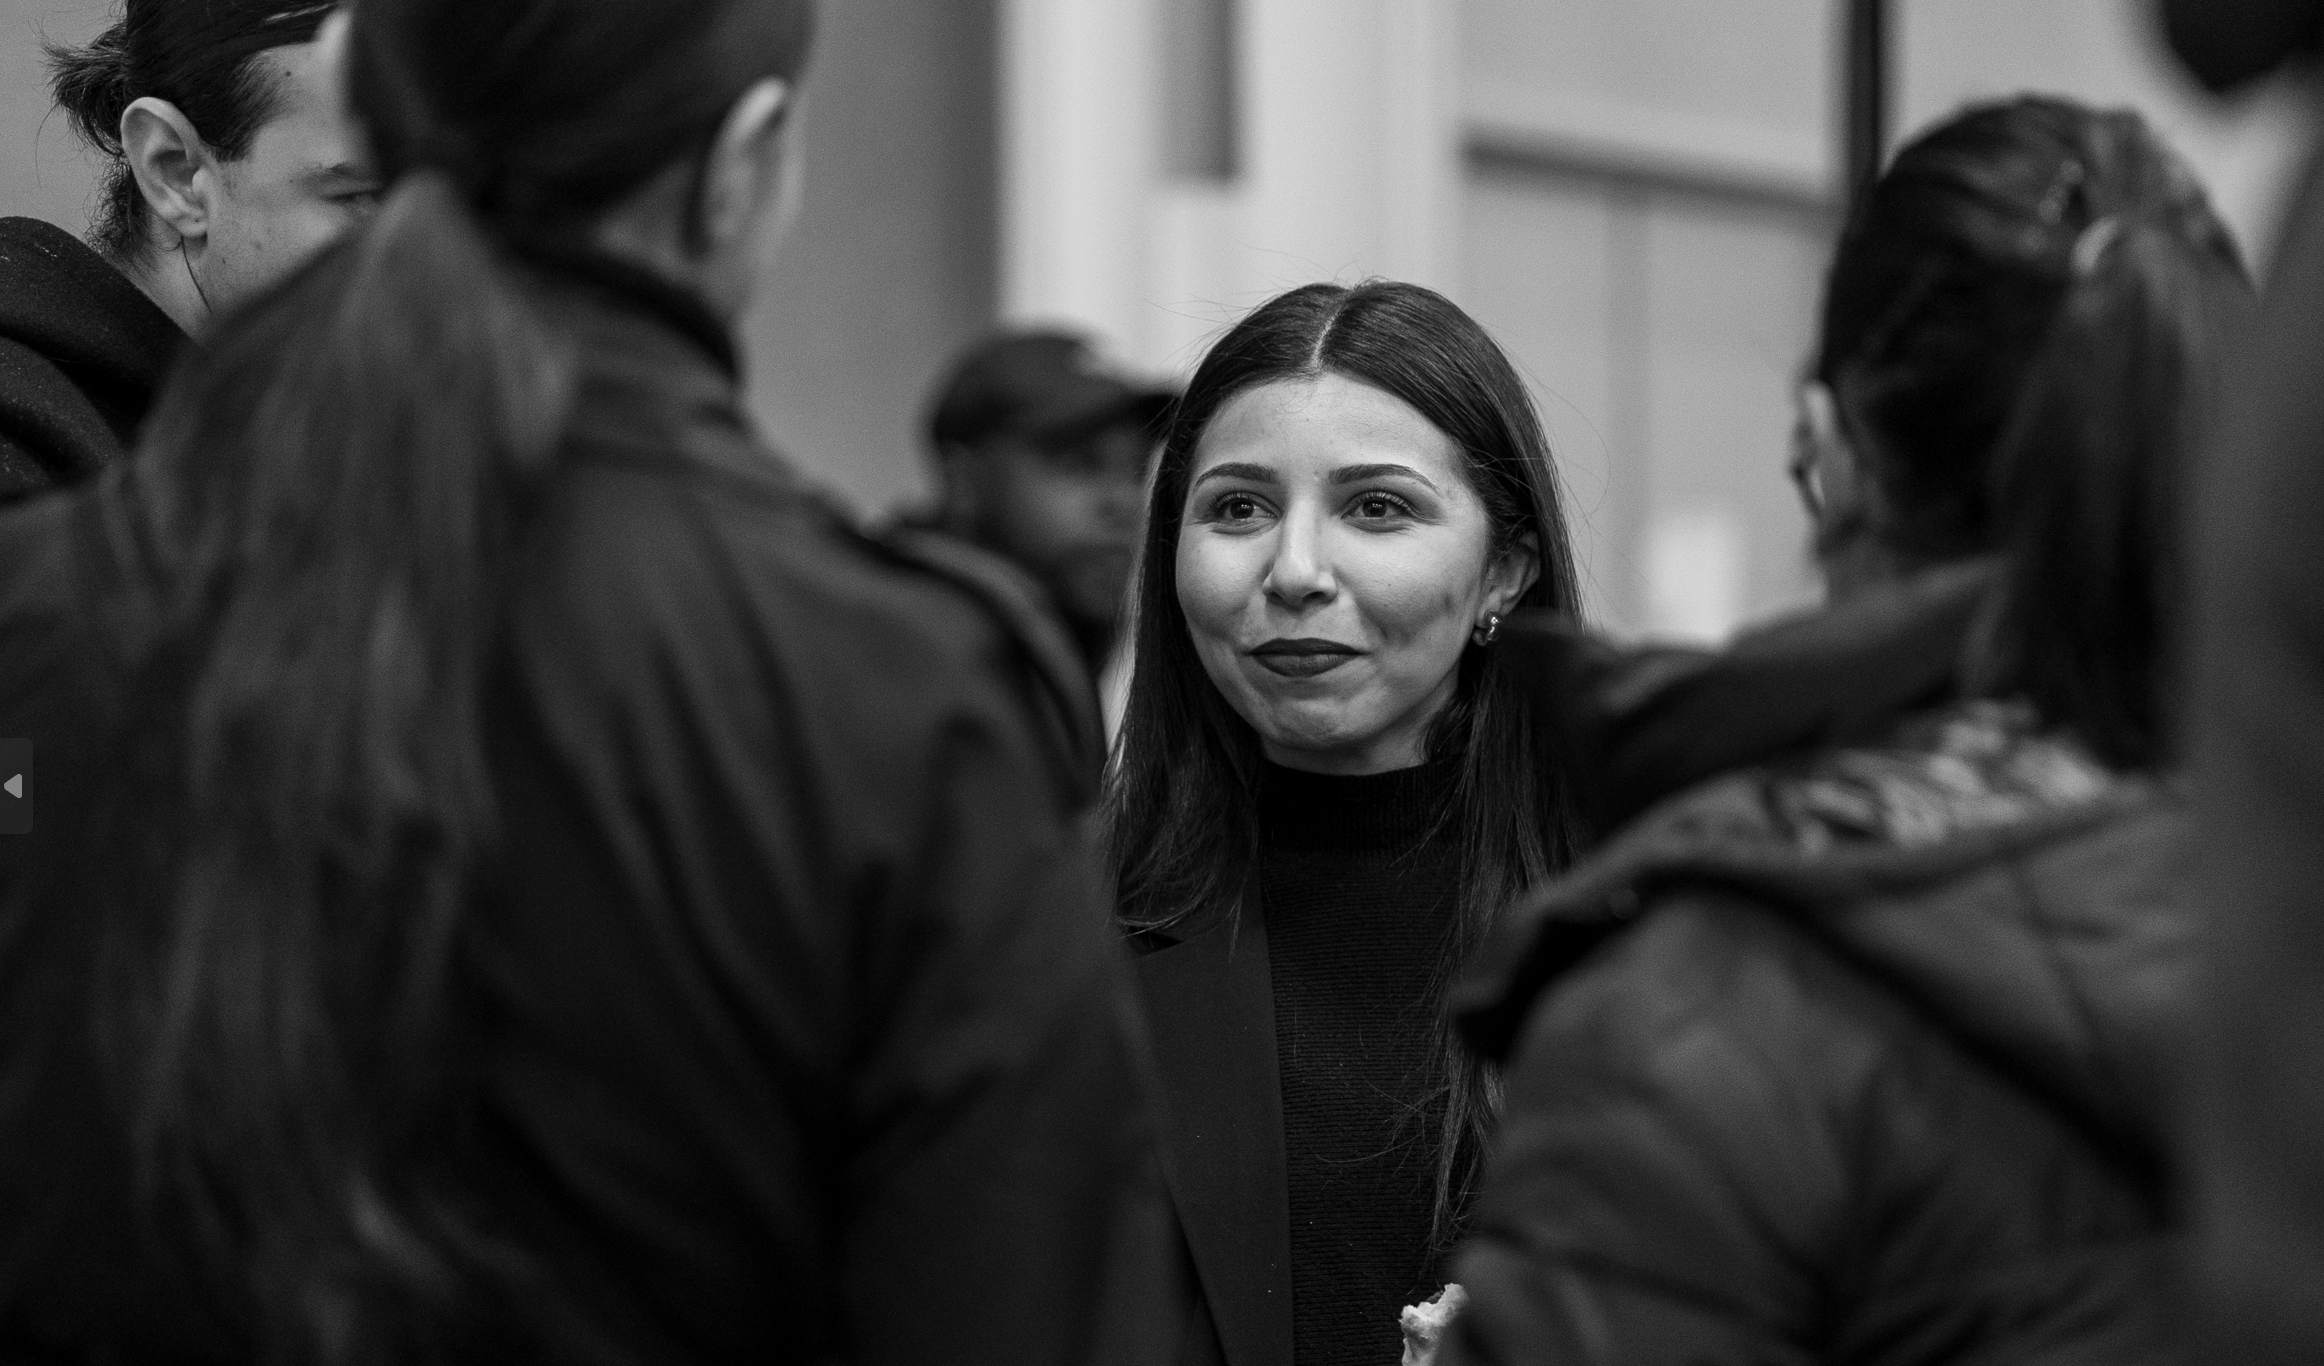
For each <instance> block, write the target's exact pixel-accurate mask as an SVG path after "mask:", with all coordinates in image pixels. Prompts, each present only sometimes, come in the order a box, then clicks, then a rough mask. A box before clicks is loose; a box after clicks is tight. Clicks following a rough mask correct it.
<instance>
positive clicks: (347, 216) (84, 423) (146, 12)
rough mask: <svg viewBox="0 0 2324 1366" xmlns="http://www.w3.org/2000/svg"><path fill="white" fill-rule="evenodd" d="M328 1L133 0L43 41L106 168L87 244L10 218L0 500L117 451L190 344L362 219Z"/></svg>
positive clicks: (0, 240)
mask: <svg viewBox="0 0 2324 1366" xmlns="http://www.w3.org/2000/svg"><path fill="white" fill-rule="evenodd" d="M334 8H336V0H208V2H207V3H203V4H188V3H184V0H128V4H127V6H126V7H125V8H124V10H123V11H122V15H121V18H120V20H119V21H118V22H116V23H115V24H114V25H113V26H112V27H111V28H109V29H107V30H105V31H104V32H103V33H101V34H99V35H97V37H96V38H95V40H93V41H92V42H90V43H89V45H88V46H87V47H82V48H66V47H52V48H51V49H50V50H49V63H50V68H51V70H52V72H53V73H54V90H55V95H56V103H57V107H58V108H59V109H61V110H63V111H64V113H65V115H66V117H67V118H68V119H70V120H71V121H72V125H73V127H74V129H75V130H76V131H78V132H79V133H80V135H81V137H82V138H83V140H84V141H86V142H87V143H88V144H89V146H90V147H91V148H92V149H93V150H94V151H95V152H96V153H97V155H98V156H99V158H100V159H101V160H102V162H103V167H102V179H101V185H100V189H99V191H98V198H97V207H96V211H95V214H94V216H93V218H92V221H91V222H90V225H89V237H88V242H87V243H86V244H84V243H83V242H82V241H81V240H80V239H78V238H75V237H74V236H73V235H72V234H70V233H68V232H66V231H64V230H63V229H61V228H58V227H56V226H54V225H53V224H49V223H44V222H41V221H39V220H37V219H31V218H4V219H0V497H14V496H18V495H21V494H24V493H27V492H30V491H32V490H35V489H39V488H45V487H48V486H50V485H54V484H61V483H67V482H70V481H73V480H76V479H80V478H83V477H86V476H87V475H89V474H92V473H94V472H95V471H96V470H98V469H100V468H102V467H103V466H104V465H106V464H108V463H110V462H111V461H112V460H113V459H115V458H116V457H118V456H119V455H120V453H121V452H122V450H124V449H125V448H126V447H127V446H128V445H129V443H130V442H131V441H132V440H133V439H134V438H135V436H136V433H137V428H138V426H139V424H140V423H141V422H143V420H144V418H145V413H146V409H147V408H148V407H150V406H151V405H152V402H153V399H154V396H155V394H156V392H157V391H158V390H159V389H160V387H161V382H162V379H163V376H164V374H165V373H166V371H167V369H168V365H169V362H170V359H171V358H172V356H173V355H175V353H176V351H177V349H178V347H179V346H180V345H181V344H182V343H183V341H184V340H185V338H186V337H188V336H189V335H190V336H197V337H198V336H200V335H201V333H202V332H203V330H204V329H205V328H206V327H207V326H208V325H209V322H210V320H211V318H212V317H213V316H214V315H215V314H217V313H219V312H223V311H226V310H229V309H232V308H234V307H235V306H236V305H238V304H240V303H241V302H242V301H244V300H245V299H248V298H249V297H250V296H252V295H253V294H256V293H257V292H259V291H260V290H263V289H264V288H266V287H267V286H268V285H271V284H273V283H274V282H275V281H277V280H279V279H281V278H283V277H284V276H285V275H287V274H289V273H290V271H291V270H292V269H294V268H295V267H296V266H298V265H299V264H300V263H302V262H304V261H305V260H306V259H307V258H308V257H309V256H310V255H312V254H313V252H314V251H315V250H316V249H317V248H319V247H321V246H322V245H323V244H324V243H326V242H328V241H330V240H331V239H332V238H334V237H336V236H337V235H338V234H339V233H340V232H341V231H343V230H344V229H346V228H347V227H348V226H350V225H351V224H353V223H354V222H355V221H356V220H357V219H359V218H360V217H361V216H362V215H363V214H364V213H366V212H368V210H369V208H370V206H371V204H372V203H373V201H374V200H375V199H376V198H377V192H378V185H377V183H376V181H375V180H374V178H373V176H372V173H371V171H370V170H369V169H368V167H367V165H366V163H365V159H364V157H363V154H362V152H361V151H360V149H359V145H358V142H357V138H356V135H355V133H354V132H353V130H352V129H351V128H350V127H349V126H348V125H347V123H346V121H345V120H344V118H343V117H342V115H341V113H340V110H339V103H338V100H337V97H336V95H335V94H334V93H333V92H332V91H331V90H330V89H329V87H328V85H327V83H326V81H325V79H324V65H323V63H322V62H321V61H320V60H319V58H318V47H317V44H316V42H315V37H316V31H317V30H318V29H319V28H320V27H321V25H322V23H323V20H324V19H325V18H326V17H328V16H329V15H330V13H331V12H332V10H333V9H334Z"/></svg>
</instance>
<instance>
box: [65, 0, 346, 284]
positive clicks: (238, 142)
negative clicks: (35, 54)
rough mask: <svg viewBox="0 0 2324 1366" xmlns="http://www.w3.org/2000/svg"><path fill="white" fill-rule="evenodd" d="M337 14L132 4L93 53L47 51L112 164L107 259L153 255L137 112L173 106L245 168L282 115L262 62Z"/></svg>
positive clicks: (100, 202)
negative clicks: (137, 165)
mask: <svg viewBox="0 0 2324 1366" xmlns="http://www.w3.org/2000/svg"><path fill="white" fill-rule="evenodd" d="M337 8H338V0H202V3H200V4H188V3H186V0H127V3H126V4H125V5H124V6H123V7H122V11H121V18H120V19H119V20H118V21H116V22H115V23H114V24H113V25H112V27H110V28H108V29H106V30H105V31H104V32H102V33H100V34H98V35H97V36H96V38H95V39H93V40H91V41H90V43H89V44H88V45H87V46H86V47H66V46H62V45H59V44H54V43H51V44H49V45H48V46H47V53H48V64H49V76H50V89H51V91H52V92H53V93H54V95H55V97H56V103H57V107H58V108H59V109H62V110H63V111H64V112H65V115H66V117H68V118H69V119H71V120H72V125H73V128H74V130H75V131H76V132H78V133H79V134H80V135H81V139H82V140H83V141H84V142H86V143H88V144H89V146H90V147H92V148H94V149H95V150H96V152H97V154H98V155H99V156H100V157H101V158H102V159H103V160H104V163H105V165H104V170H103V173H102V176H101V179H100V180H99V183H98V189H97V207H96V210H95V211H94V213H93V214H92V215H91V218H90V222H89V238H90V241H91V242H93V243H94V244H95V246H96V248H97V250H98V251H100V252H102V253H104V254H105V255H107V256H109V257H111V258H113V259H114V260H117V261H122V260H130V259H134V258H135V257H136V256H138V255H139V254H140V253H141V252H143V250H144V249H145V225H146V221H147V217H148V214H149V212H150V211H149V210H148V209H147V208H146V204H145V198H144V196H142V195H141V194H139V193H138V190H137V181H136V179H135V178H134V177H132V176H131V175H130V173H129V165H128V162H127V161H126V160H125V159H124V157H123V155H122V149H121V115H122V114H123V113H124V112H126V111H127V110H128V108H129V106H130V104H131V103H132V102H134V101H136V100H138V99H142V98H146V97H149V96H150V97H152V98H154V99H161V100H167V101H169V102H170V103H171V104H173V105H176V106H177V109H178V112H179V113H181V114H184V115H185V116H186V120H187V121H188V122H189V123H191V124H193V126H194V131H195V132H197V133H199V134H201V137H202V141H204V142H205V143H207V144H209V147H210V150H212V151H213V152H216V153H217V154H218V155H219V157H221V158H223V159H224V160H227V161H234V160H237V159H239V158H241V157H242V156H244V155H245V154H247V153H248V152H249V150H250V144H251V142H252V140H253V139H254V138H256V137H257V135H258V130H259V128H260V127H262V126H263V125H264V124H265V123H266V122H267V120H269V119H271V118H273V117H274V115H275V112H276V109H277V98H276V92H275V88H274V84H273V82H272V81H271V80H270V79H269V78H268V76H267V73H266V70H265V68H264V67H263V66H262V65H261V64H260V62H259V60H258V58H259V55H260V54H261V53H264V52H266V51H268V50H270V49H273V48H278V47H291V46H295V45H296V44H299V43H309V42H313V41H314V38H315V31H316V30H317V29H318V28H320V27H322V23H323V20H324V19H325V18H327V17H329V15H330V13H331V11H332V10H334V9H337Z"/></svg>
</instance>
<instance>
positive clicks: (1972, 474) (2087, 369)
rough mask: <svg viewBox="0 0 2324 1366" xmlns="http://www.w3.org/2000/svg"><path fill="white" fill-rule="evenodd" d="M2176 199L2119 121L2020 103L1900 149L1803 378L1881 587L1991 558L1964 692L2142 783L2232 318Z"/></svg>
mask: <svg viewBox="0 0 2324 1366" xmlns="http://www.w3.org/2000/svg"><path fill="white" fill-rule="evenodd" d="M2249 301H2250V286H2249V283H2248V280H2247V279H2246V277H2245V275H2244V271H2243V266H2242V262H2241V259H2240V257H2239V255H2238V253H2237V251H2236V248H2235V245H2234V241H2233V239H2232V237H2231V236H2230V235H2229V233H2228V231H2227V228H2226V227H2225V225H2223V224H2222V223H2221V222H2220V220H2219V218H2218V216H2217V215H2216V214H2215V213H2213V211H2212V209H2211V206H2210V204H2209V202H2208V201H2207V200H2206V199H2205V197H2204V194H2203V191H2202V188H2201V186H2200V185H2199V184H2198V183H2197V182H2196V180H2195V179H2194V176H2193V175H2192V173H2191V172H2189V170H2188V169H2187V167H2186V166H2185V164H2184V163H2183V162H2181V161H2180V160H2179V158H2178V157H2177V156H2175V155H2174V154H2173V153H2172V152H2171V151H2170V149H2169V148H2168V147H2166V146H2165V145H2164V144H2163V143H2162V142H2161V140H2160V139H2158V138H2157V137H2156V136H2155V135H2154V133H2153V132H2152V130H2150V129H2149V128H2148V127H2147V125H2146V124H2145V122H2144V121H2142V120H2141V119H2140V118H2139V117H2138V116H2137V115H2136V114H2134V113H2131V112H2129V111H2127V110H2096V109H2090V108H2087V107H2085V106H2082V105H2080V104H2076V103H2074V102H2072V101H2070V100H2065V99H2059V98H2055V97H2046V96H2024V97H2020V98H2017V99H2013V100H2007V101H2002V102H1999V103H1993V104H1984V105H1978V106H1973V107H1971V108H1969V109H1967V110H1965V111H1963V112H1962V113H1960V114H1958V115H1956V116H1954V117H1952V118H1950V119H1947V120H1945V121H1944V122H1942V123H1940V124H1938V125H1937V126H1935V127H1934V128H1932V129H1930V130H1929V131H1927V132H1925V133H1923V134H1922V135H1920V136H1919V137H1917V138H1915V139H1914V140H1913V141H1912V142H1910V143H1908V144H1907V145H1906V146H1905V147H1904V148H1903V149H1902V150H1900V151H1899V152H1898V153H1897V154H1896V157H1895V160H1894V161H1893V162H1892V163H1891V164H1890V165H1889V167H1888V169H1887V170H1886V171H1885V172H1884V173H1883V174H1882V175H1881V177H1880V178H1879V180H1878V181H1877V182H1876V183H1875V184H1874V185H1873V186H1872V188H1871V190H1870V191H1869V192H1868V194H1867V195H1866V196H1865V198H1864V199H1863V201H1862V202H1861V203H1859V204H1858V205H1857V207H1856V209H1855V211H1854V213H1853V215H1852V216H1851V218H1850V220H1849V223H1848V226H1847V228H1846V230H1845V231H1844V233H1843V234H1842V236H1841V240H1840V244H1839V247H1838V250H1837V252H1836V253H1835V255H1834V257H1833V260H1832V264H1831V268H1830V272H1829V274H1828V275H1827V277H1826V281H1825V292H1824V300H1823V318H1822V332H1821V337H1820V341H1819V344H1818V350H1817V354H1816V360H1815V375H1816V377H1817V378H1818V379H1819V380H1821V381H1823V382H1824V383H1825V384H1826V385H1828V386H1830V387H1831V388H1832V390H1833V392H1834V393H1835V394H1837V395H1839V397H1840V401H1841V411H1842V413H1843V415H1844V417H1845V419H1846V420H1847V421H1848V422H1849V424H1850V427H1851V430H1850V433H1849V434H1850V437H1851V439H1852V444H1853V445H1854V447H1855V449H1856V452H1857V455H1858V459H1859V461H1860V463H1861V465H1862V467H1863V469H1864V470H1865V471H1866V473H1867V474H1868V475H1869V477H1870V480H1871V483H1872V485H1873V488H1874V490H1875V491H1876V494H1877V497H1876V498H1875V499H1874V500H1872V506H1871V511H1870V513H1869V515H1868V518H1867V520H1866V521H1865V522H1864V523H1863V524H1862V525H1860V526H1857V527H1854V528H1850V529H1848V531H1849V533H1850V534H1854V535H1861V536H1867V537H1870V538H1872V540H1873V541H1874V542H1875V543H1876V544H1877V545H1878V547H1879V548H1880V549H1881V550H1882V552H1883V553H1885V554H1886V555H1887V556H1888V557H1889V558H1890V559H1891V560H1892V561H1894V562H1896V563H1898V564H1899V565H1901V566H1903V567H1905V568H1911V567H1914V566H1918V565H1927V564H1933V563H1939V562H1943V561H1948V560H1955V559H1960V558H1964V557H1969V556H1976V555H1985V554H1996V553H1998V554H1999V555H2000V556H2001V557H2002V559H2003V561H2004V569H2003V573H2002V576H2001V577H2002V587H2001V598H2000V602H1999V605H1998V606H1999V610H1998V612H1997V613H1996V617H1995V620H1994V622H1993V629H1992V630H1991V631H1990V632H1989V633H1988V639H1987V640H1986V641H1985V642H1984V645H1985V649H1986V654H1987V656H1988V657H1987V659H1986V660H1985V664H1986V667H1987V670H1988V672H1989V673H1990V675H1991V677H1990V678H1989V680H1988V682H1989V683H1990V684H1991V685H1992V686H1994V687H1997V688H2006V689H2008V690H2011V691H2015V692H2018V693H2021V694H2023V695H2026V696H2028V697H2029V698H2031V700H2032V701H2033V702H2034V703H2035V704H2036V705H2037V707H2039V708H2040V709H2041V710H2042V711H2043V713H2044V715H2045V716H2047V717H2048V719H2050V720H2051V721H2052V722H2053V723H2056V724H2062V725H2067V726H2071V727H2073V728H2075V729H2076V730H2077V731H2078V732H2080V733H2081V735H2082V737H2083V738H2084V739H2085V740H2086V741H2088V742H2089V743H2091V744H2092V745H2093V747H2094V748H2095V749H2097V750H2098V751H2099V752H2100V753H2101V754H2102V755H2103V756H2105V757H2107V758H2108V759H2110V760H2112V761H2114V762H2118V763H2127V764H2147V763H2152V762H2154V761H2155V760H2156V758H2157V757H2158V753H2159V749H2160V746H2161V738H2162V729H2163V726H2162V719H2161V716H2162V706H2161V692H2162V690H2163V689H2162V681H2161V680H2162V674H2163V665H2164V663H2165V655H2166V650H2165V641H2166V640H2167V639H2168V636H2169V622H2168V614H2169V607H2170V604H2171V603H2172V601H2173V600H2174V599H2175V597H2176V595H2177V589H2176V582H2177V573H2178V570H2177V564H2178V559H2179V554H2178V535H2177V525H2178V522H2179V520H2180V510H2179V491H2180V487H2181V472H2182V466H2183V464H2184V463H2185V459H2186V454H2187V450H2188V448H2189V447H2190V445H2191V443H2192V441H2193V435H2192V430H2193V428H2194V427H2195V426H2196V425H2197V424H2198V423H2200V421H2201V420H2202V419H2203V417H2204V412H2205V408H2206V406H2207V400H2208V396H2209V394H2210V392H2211V390H2212V387H2213V372H2214V370H2215V368H2216V366H2217V364H2218V362H2219V359H2220V355H2221V345H2220V341H2221V337H2220V334H2221V333H2222V332H2223V331H2225V330H2227V329H2228V328H2230V327H2232V326H2233V325H2234V323H2235V321H2236V319H2237V318H2238V316H2239V315H2240V314H2241V313H2242V312H2243V311H2244V310H2245V309H2246V308H2247V307H2248V306H2249Z"/></svg>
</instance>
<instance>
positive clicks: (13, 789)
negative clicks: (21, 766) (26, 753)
mask: <svg viewBox="0 0 2324 1366" xmlns="http://www.w3.org/2000/svg"><path fill="white" fill-rule="evenodd" d="M0 792H5V793H7V794H8V795H9V796H11V797H21V796H23V795H24V775H23V774H21V773H11V774H9V775H8V781H7V782H4V783H0Z"/></svg>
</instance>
